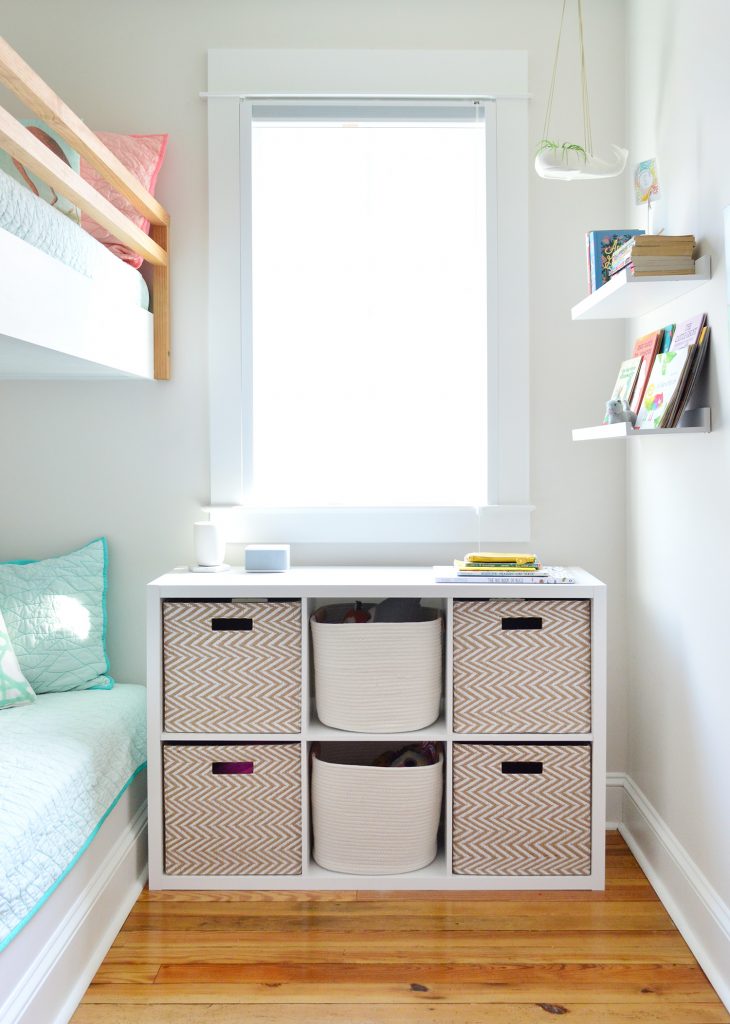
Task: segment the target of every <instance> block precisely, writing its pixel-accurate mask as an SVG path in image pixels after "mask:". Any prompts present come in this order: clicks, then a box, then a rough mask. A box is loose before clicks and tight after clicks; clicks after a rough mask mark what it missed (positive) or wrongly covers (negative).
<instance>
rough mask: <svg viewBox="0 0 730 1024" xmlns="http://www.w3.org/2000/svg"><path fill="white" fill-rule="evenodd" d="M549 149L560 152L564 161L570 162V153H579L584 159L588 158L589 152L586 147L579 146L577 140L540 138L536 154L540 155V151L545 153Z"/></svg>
mask: <svg viewBox="0 0 730 1024" xmlns="http://www.w3.org/2000/svg"><path fill="white" fill-rule="evenodd" d="M547 149H549V150H551V151H552V152H554V153H558V152H559V153H560V155H561V158H562V160H563V162H564V163H567V162H568V156H569V154H570V153H577V154H578V155H579V156H581V157H582V158H583V160H584V161H586V160H587V159H588V153H587V152H586V150H585V149H584V147H583V146H579V145H578V143H577V142H553V140H552V139H540V141H539V142H538V144H537V150H536V153H535V155H536V156H539V155H540V153H544V152H545V150H547Z"/></svg>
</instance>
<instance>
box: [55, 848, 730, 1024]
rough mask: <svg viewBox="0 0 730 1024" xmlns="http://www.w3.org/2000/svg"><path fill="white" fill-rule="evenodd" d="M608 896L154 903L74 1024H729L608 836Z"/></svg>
mask: <svg viewBox="0 0 730 1024" xmlns="http://www.w3.org/2000/svg"><path fill="white" fill-rule="evenodd" d="M607 875H608V879H607V887H606V891H605V892H601V893H592V892H570V893H561V892H541V893H525V892H492V893H475V892H469V893H449V894H444V893H439V892H431V893H378V892H367V893H366V892H356V891H349V890H348V891H346V892H337V893H227V892H218V893H202V892H149V891H146V890H145V892H144V893H142V895H141V897H140V899H139V900H138V902H137V904H136V905H135V907H134V909H133V910H132V912H131V914H130V915H129V917H128V918H127V920H126V922H125V924H124V927H123V928H122V930H121V932H120V933H119V935H118V936H117V939H116V941H115V943H114V945H113V946H112V948H111V949H110V950H109V953H108V954H107V957H106V959H105V961H104V963H103V964H102V965H101V967H100V968H99V971H98V972H97V974H96V977H95V978H94V980H93V982H92V984H91V986H90V987H89V989H88V991H87V993H86V995H85V996H84V999H83V1001H82V1003H81V1005H80V1006H79V1008H78V1010H77V1011H76V1013H75V1014H74V1017H73V1019H72V1024H198V1022H200V1024H269V1022H272V1024H481V1022H488V1024H547V1022H548V1021H550V1020H552V1019H553V1018H554V1017H556V1016H563V1015H566V1014H570V1017H569V1020H570V1021H572V1022H573V1024H730V1014H728V1013H727V1011H726V1010H725V1009H724V1007H723V1006H722V1003H721V1002H720V1000H719V999H718V997H717V996H716V994H715V992H714V990H713V989H712V987H711V986H710V984H709V982H708V981H707V978H706V977H705V975H704V974H703V973H702V971H701V970H700V968H699V966H698V964H697V962H696V961H695V959H694V957H693V956H692V954H691V953H690V951H689V949H688V947H687V945H686V943H685V942H684V940H683V939H682V937H681V936H680V934H679V932H678V931H677V930H676V928H675V927H674V924H673V923H672V920H671V918H670V917H669V916H668V914H667V912H666V911H665V910H664V908H663V907H662V905H661V903H660V902H659V900H658V899H657V897H656V895H655V893H654V891H653V889H652V888H651V886H650V885H649V883H648V881H647V880H646V877H645V876H644V874H643V873H642V871H641V869H640V868H639V866H638V864H637V863H636V861H635V860H634V858H633V857H632V856H631V853H630V852H629V850H628V848H627V847H626V844H625V843H624V841H623V839H622V838H621V837H620V836H619V835H618V833H615V832H612V833H608V836H607Z"/></svg>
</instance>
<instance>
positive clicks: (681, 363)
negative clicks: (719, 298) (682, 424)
mask: <svg viewBox="0 0 730 1024" xmlns="http://www.w3.org/2000/svg"><path fill="white" fill-rule="evenodd" d="M705 321H706V315H705V314H700V315H699V316H696V317H692V318H691V319H689V320H686V321H684V322H683V323H680V324H677V327H676V330H675V332H674V337H673V338H672V344H671V345H670V347H669V351H668V352H661V353H659V354H658V355H657V356H656V357H655V359H654V365H653V366H652V370H651V374H650V375H649V381H648V383H647V386H646V390H645V392H644V396H643V398H642V401H641V407H640V409H639V413H638V416H637V418H636V427H637V429H638V430H647V429H651V430H656V429H658V428H668V427H672V426H675V425H676V423H677V422H678V421H679V418H680V416H681V415H682V413H683V412H684V409H685V407H686V404H687V401H688V399H689V396H690V389H689V387H688V384H689V380H690V378H691V377H692V367H693V364H694V363H695V362H696V360H697V357H698V355H700V354H701V355H702V357H703V358H704V353H705V351H706V347H705V339H706V332H704V333H703V328H704V327H705ZM700 339H702V341H701V342H700ZM695 380H696V376H695V378H694V380H693V386H694V381H695Z"/></svg>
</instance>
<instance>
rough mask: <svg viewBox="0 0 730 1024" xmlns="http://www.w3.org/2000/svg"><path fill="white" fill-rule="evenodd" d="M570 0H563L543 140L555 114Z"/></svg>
mask: <svg viewBox="0 0 730 1024" xmlns="http://www.w3.org/2000/svg"><path fill="white" fill-rule="evenodd" d="M567 2H568V0H563V11H562V13H561V15H560V28H559V29H558V42H557V46H556V47H555V60H554V61H553V77H552V78H551V80H550V89H549V91H548V98H547V106H546V107H545V124H544V125H543V129H542V137H543V139H547V137H548V131H549V129H550V115H551V114H552V112H553V97H554V95H555V81H556V79H557V77H558V58H559V57H560V40H561V38H562V35H563V22H564V21H565V7H566V4H567Z"/></svg>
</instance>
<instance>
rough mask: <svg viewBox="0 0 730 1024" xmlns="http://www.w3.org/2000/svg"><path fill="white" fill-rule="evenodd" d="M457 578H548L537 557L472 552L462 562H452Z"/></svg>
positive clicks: (458, 560)
mask: <svg viewBox="0 0 730 1024" xmlns="http://www.w3.org/2000/svg"><path fill="white" fill-rule="evenodd" d="M454 568H455V569H456V575H457V576H468V577H475V578H477V579H482V578H484V579H497V580H499V579H512V580H514V579H525V578H526V577H534V576H548V575H549V573H548V572H547V571H546V570H543V568H542V566H541V565H540V562H539V561H538V558H537V555H527V554H508V553H506V552H504V551H472V552H471V553H470V554H468V555H464V558H463V560H462V559H460V558H457V559H455V560H454Z"/></svg>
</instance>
